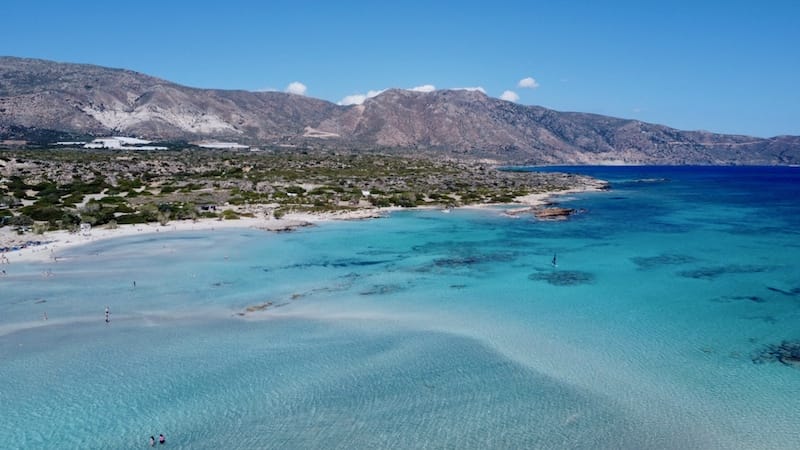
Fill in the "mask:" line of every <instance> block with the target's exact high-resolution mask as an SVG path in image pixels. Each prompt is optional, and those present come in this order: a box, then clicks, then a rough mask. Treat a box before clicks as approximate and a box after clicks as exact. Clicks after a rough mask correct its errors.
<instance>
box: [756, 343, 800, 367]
mask: <svg viewBox="0 0 800 450" xmlns="http://www.w3.org/2000/svg"><path fill="white" fill-rule="evenodd" d="M753 362H754V363H756V364H763V363H767V362H779V363H781V364H784V365H787V366H790V367H795V368H798V369H800V341H783V342H781V343H780V344H777V345H775V344H773V345H768V346H766V347H765V348H763V349H762V350H761V351H759V352H758V353H756V354H755V355H754V356H753Z"/></svg>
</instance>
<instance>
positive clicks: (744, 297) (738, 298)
mask: <svg viewBox="0 0 800 450" xmlns="http://www.w3.org/2000/svg"><path fill="white" fill-rule="evenodd" d="M712 301H714V302H717V303H730V302H733V301H748V302H753V303H766V300H764V298H762V297H759V296H757V295H726V296H723V297H718V298H716V299H714V300H712Z"/></svg>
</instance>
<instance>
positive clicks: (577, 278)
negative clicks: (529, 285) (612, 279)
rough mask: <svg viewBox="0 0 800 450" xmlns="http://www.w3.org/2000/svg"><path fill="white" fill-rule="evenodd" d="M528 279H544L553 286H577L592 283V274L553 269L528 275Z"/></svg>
mask: <svg viewBox="0 0 800 450" xmlns="http://www.w3.org/2000/svg"><path fill="white" fill-rule="evenodd" d="M528 279H529V280H533V281H546V282H548V283H550V284H552V285H553V286H577V285H580V284H592V283H594V274H592V273H590V272H583V271H580V270H554V271H549V272H538V273H532V274H530V275H528Z"/></svg>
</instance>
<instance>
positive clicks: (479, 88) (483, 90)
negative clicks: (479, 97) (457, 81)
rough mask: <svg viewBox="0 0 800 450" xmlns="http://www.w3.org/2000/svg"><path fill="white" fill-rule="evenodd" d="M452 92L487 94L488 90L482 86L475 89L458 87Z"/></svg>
mask: <svg viewBox="0 0 800 450" xmlns="http://www.w3.org/2000/svg"><path fill="white" fill-rule="evenodd" d="M451 90H453V91H478V92H480V93H482V94H486V89H484V88H483V87H481V86H475V87H457V88H452V89H451Z"/></svg>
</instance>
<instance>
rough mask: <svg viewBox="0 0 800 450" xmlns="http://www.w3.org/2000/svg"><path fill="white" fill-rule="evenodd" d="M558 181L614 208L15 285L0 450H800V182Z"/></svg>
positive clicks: (244, 239) (100, 253)
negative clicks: (163, 445)
mask: <svg viewBox="0 0 800 450" xmlns="http://www.w3.org/2000/svg"><path fill="white" fill-rule="evenodd" d="M558 169H559V170H565V169H566V170H574V171H579V172H581V173H587V174H590V175H595V176H598V177H600V178H604V179H607V180H609V181H611V183H612V186H613V189H612V190H611V191H609V192H603V193H592V194H583V195H576V196H570V197H568V198H563V199H560V201H562V202H563V203H564V204H565V205H569V206H570V207H573V208H580V209H585V210H586V212H585V213H584V214H581V215H578V216H575V217H573V218H572V219H571V220H570V221H567V222H538V221H536V220H534V219H533V218H529V217H520V218H516V219H512V218H508V217H504V216H501V215H500V214H499V213H500V209H483V210H456V211H453V212H452V213H450V214H442V213H441V212H439V211H407V212H399V213H395V214H393V215H392V216H391V217H389V218H386V219H379V220H371V221H363V222H341V223H330V224H325V225H323V226H319V227H314V228H308V229H302V230H298V231H295V232H292V233H265V232H260V231H255V230H233V231H232V230H217V231H207V232H187V233H180V234H176V233H164V234H162V235H159V234H155V235H152V234H151V235H147V236H135V237H130V238H120V239H115V240H110V241H103V242H98V243H94V244H90V245H87V246H84V247H79V248H75V249H73V250H70V251H69V252H68V253H65V254H62V255H61V256H62V258H60V259H59V262H58V263H41V264H27V265H26V264H17V263H15V264H12V265H10V266H6V268H7V271H8V276H6V277H4V278H2V279H0V361H2V364H1V365H0V379H1V380H3V383H2V385H0V416H1V417H3V419H4V420H3V421H0V442H3V443H9V444H10V445H11V447H12V448H13V447H15V446H18V447H20V448H74V447H82V448H135V447H140V446H145V445H147V439H148V438H149V436H150V435H156V436H157V435H158V434H159V433H164V434H165V435H166V436H167V440H168V444H169V445H170V446H171V447H178V448H213V447H219V446H226V447H228V448H254V447H256V448H272V447H281V448H410V447H412V448H636V449H642V448H704V449H707V448H748V449H752V448H770V449H775V448H797V446H798V443H800V430H798V429H797V426H796V424H797V423H799V422H800V402H798V401H797V393H798V392H800V368H797V367H790V366H788V365H785V364H781V363H780V362H777V361H773V362H770V361H767V362H764V363H760V364H757V363H755V362H754V358H755V359H758V358H757V355H758V354H759V352H761V351H763V350H764V349H765V348H767V347H768V346H769V345H775V344H779V343H781V342H782V341H785V340H798V339H800V333H799V332H798V330H800V295H798V294H797V293H796V292H800V291H796V290H795V289H797V288H798V287H800V269H798V265H797V262H798V258H797V256H796V255H797V254H798V247H800V239H798V238H799V237H800V233H799V232H798V231H797V230H800V200H798V199H799V198H800V196H799V195H798V194H800V169H796V168H631V167H628V168H625V167H623V168H558ZM553 254H557V255H558V267H552V266H551V264H550V261H551V259H552V256H553ZM48 273H50V274H52V275H48ZM134 281H135V282H136V285H135V286H134V283H133V282H134ZM106 305H108V306H109V307H110V309H111V323H110V324H106V323H105V322H104V320H103V311H104V308H105V306H106ZM248 307H249V308H250V311H248ZM45 312H47V314H48V320H47V321H43V320H42V315H43V314H44V313H45ZM757 362H762V361H757Z"/></svg>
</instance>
